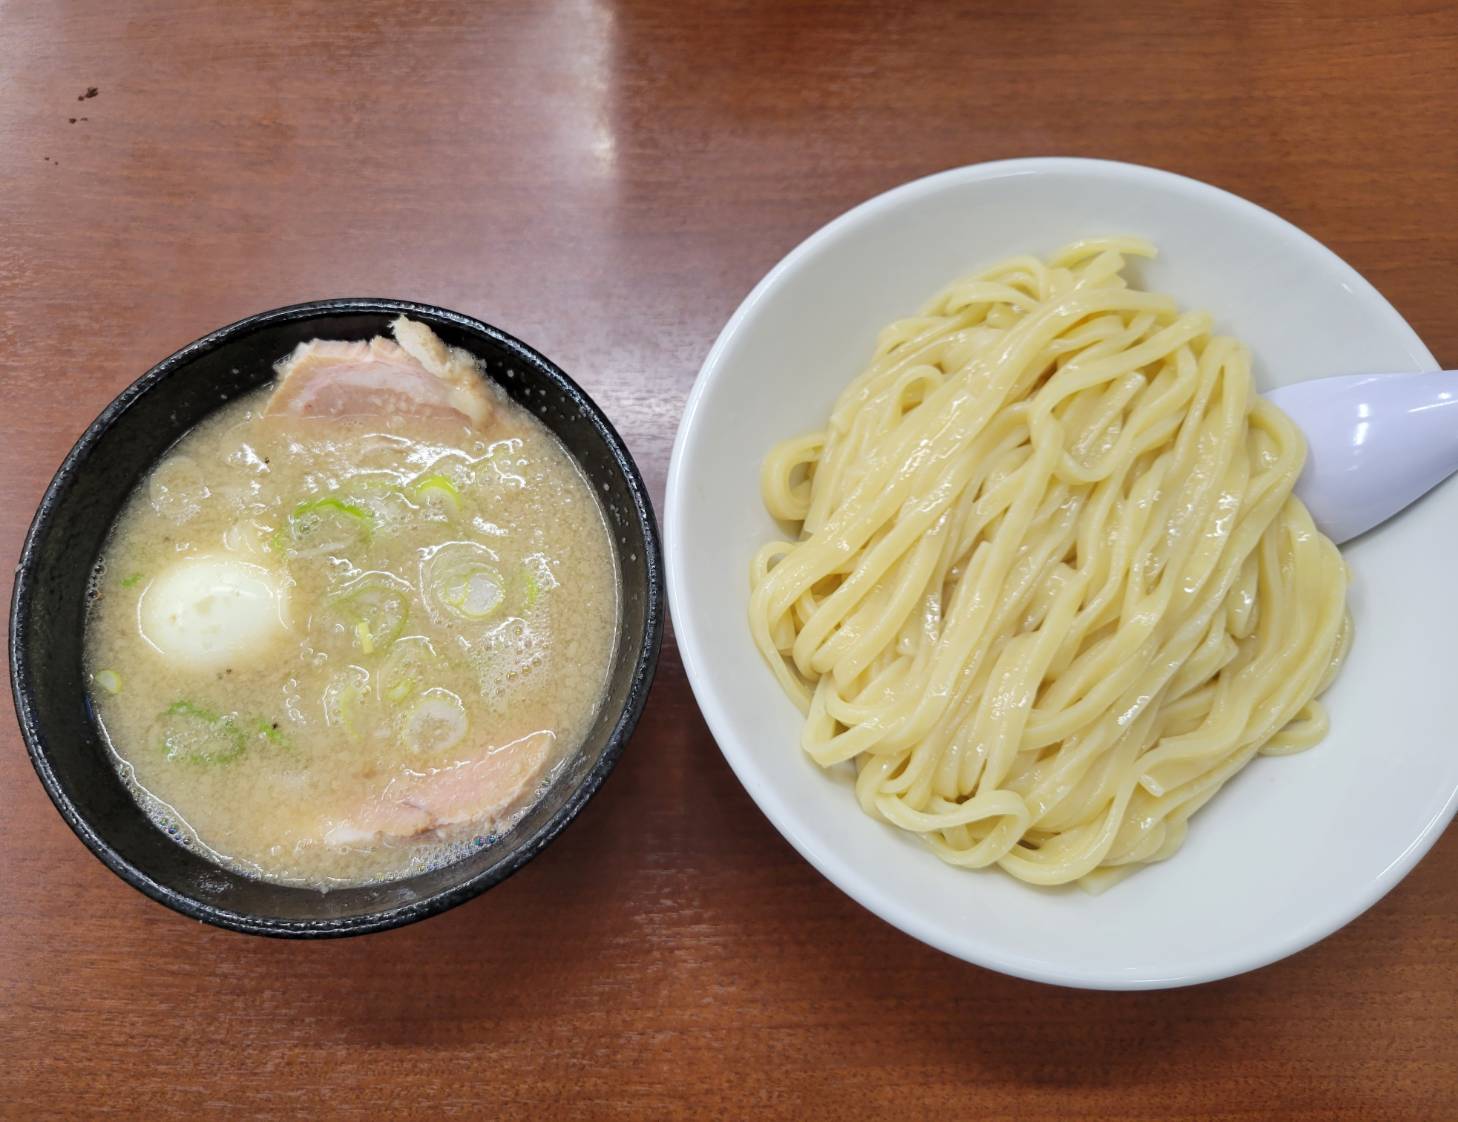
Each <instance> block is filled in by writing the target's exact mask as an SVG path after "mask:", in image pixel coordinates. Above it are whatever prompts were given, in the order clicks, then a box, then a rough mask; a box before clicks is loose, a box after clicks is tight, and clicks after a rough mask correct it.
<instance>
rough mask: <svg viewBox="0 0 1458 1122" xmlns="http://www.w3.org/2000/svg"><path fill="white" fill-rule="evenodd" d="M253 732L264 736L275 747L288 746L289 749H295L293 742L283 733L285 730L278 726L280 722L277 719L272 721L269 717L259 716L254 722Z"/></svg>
mask: <svg viewBox="0 0 1458 1122" xmlns="http://www.w3.org/2000/svg"><path fill="white" fill-rule="evenodd" d="M253 732H254V734H255V735H257V736H260V737H262V738H263V739H264V740H266V741H268V742H269V743H270V744H272V745H274V746H275V747H278V748H286V749H288V750H289V751H293V747H294V745H293V742H292V741H291V740H289V738H288V737H287V736H285V735H284V734H283V731H282V730H281V729H280V728H279V727H278V722H276V721H270V720H268V719H267V718H264V717H259V718H257V719H256V720H255V721H254V722H253Z"/></svg>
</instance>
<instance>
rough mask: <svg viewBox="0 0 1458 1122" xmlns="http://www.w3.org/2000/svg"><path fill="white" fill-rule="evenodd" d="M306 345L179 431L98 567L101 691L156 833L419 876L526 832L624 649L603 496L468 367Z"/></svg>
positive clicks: (422, 344)
mask: <svg viewBox="0 0 1458 1122" xmlns="http://www.w3.org/2000/svg"><path fill="white" fill-rule="evenodd" d="M392 329H393V330H394V333H395V335H396V338H397V340H398V343H396V342H391V341H389V340H385V339H375V340H372V341H370V342H368V343H340V342H330V341H315V342H313V343H310V344H305V345H302V346H300V347H299V348H298V349H297V350H296V351H295V352H294V353H293V354H292V355H290V356H288V357H287V358H286V359H284V360H283V361H281V362H280V363H279V379H278V381H277V382H276V383H275V384H274V385H271V386H269V387H266V388H264V389H261V390H259V391H257V392H256V393H254V394H251V395H248V396H246V397H244V398H241V399H239V400H237V401H234V402H232V403H230V404H228V405H227V406H225V407H224V408H222V409H220V410H219V411H218V412H217V413H216V414H214V415H213V416H211V417H209V418H208V419H207V420H206V421H205V422H204V423H202V424H201V425H199V426H198V427H197V428H196V429H194V430H193V431H191V432H189V433H188V434H187V435H186V436H185V437H183V438H182V440H180V441H179V442H178V443H177V444H176V445H175V446H174V447H173V448H172V450H171V451H170V452H169V453H168V455H167V456H165V457H164V458H163V459H162V460H161V462H159V463H158V464H157V466H156V467H155V468H154V470H153V471H152V472H151V474H150V476H149V477H148V478H147V479H146V480H144V481H143V483H142V484H141V485H140V486H139V487H138V488H137V490H136V491H135V493H134V494H133V495H132V497H131V498H130V500H129V501H128V503H127V505H126V507H125V508H124V509H123V511H122V513H121V515H120V516H119V517H118V519H117V522H116V525H115V527H114V528H113V530H112V532H111V535H110V538H109V540H108V544H107V546H106V548H105V550H104V552H103V555H102V558H101V560H100V561H99V563H98V566H97V572H96V577H95V588H94V600H93V604H92V608H91V611H90V615H89V617H88V626H87V633H86V653H87V670H88V674H89V678H90V681H91V683H92V698H93V701H94V704H95V708H96V712H97V715H98V717H99V720H100V723H101V725H102V726H103V729H104V731H105V734H106V738H107V741H108V743H109V744H110V746H111V750H112V752H113V754H114V756H115V759H116V762H117V766H118V768H119V770H120V773H121V775H122V777H123V778H124V780H125V781H126V782H127V784H128V786H129V788H130V789H131V790H132V791H133V793H134V794H135V796H136V798H137V799H138V801H139V803H140V804H141V805H142V806H143V807H144V808H145V809H146V810H147V812H148V813H149V814H150V815H151V816H152V817H153V819H154V820H155V821H156V822H157V824H158V825H159V826H160V827H162V828H163V829H165V830H167V831H168V832H169V833H170V834H172V835H173V836H174V837H176V838H177V840H178V841H179V842H181V843H182V844H185V845H189V846H193V847H195V848H197V849H199V850H200V851H202V852H204V853H206V854H207V855H208V856H209V857H211V858H212V859H213V860H216V861H218V862H219V863H221V864H223V865H226V866H228V867H230V868H233V869H236V870H238V871H240V872H244V873H246V874H249V875H253V876H256V877H259V878H262V879H264V880H270V881H275V882H279V883H290V884H303V885H310V886H314V887H319V888H328V887H330V886H339V885H355V884H363V883H369V882H374V881H380V880H388V879H393V878H397V877H401V876H406V875H410V874H412V873H414V872H418V871H421V870H423V869H425V868H429V867H433V866H436V865H439V864H442V863H445V862H447V861H450V860H453V859H455V858H457V857H459V856H461V855H462V854H463V853H464V852H465V851H467V850H468V849H470V848H472V847H475V846H479V845H484V844H489V843H490V842H491V841H492V840H493V839H494V838H495V837H498V836H500V834H501V833H503V832H504V831H506V830H508V829H510V827H511V825H512V824H513V823H514V822H515V821H516V820H517V819H518V818H519V817H520V816H521V814H522V813H523V812H524V811H525V810H526V809H527V808H528V807H530V806H531V804H532V803H533V802H534V801H535V800H536V799H537V798H538V797H539V796H540V794H541V792H542V791H543V790H545V788H546V787H547V786H548V785H549V784H550V783H551V781H552V778H553V776H554V775H555V774H556V773H557V772H558V771H559V770H560V769H561V766H562V764H563V763H564V761H565V760H567V759H568V758H569V757H570V756H571V754H572V753H573V752H574V751H575V750H576V749H577V748H578V747H579V746H580V745H581V743H582V741H583V739H584V737H585V736H586V733H587V731H588V729H589V728H590V727H591V725H592V722H593V720H594V718H595V716H596V713H597V710H598V707H599V704H600V702H601V699H602V696H603V691H604V689H605V686H606V680H607V674H608V669H609V666H610V664H611V661H612V656H613V651H614V645H615V642H616V636H617V622H618V594H617V586H616V567H615V559H614V555H613V546H612V542H611V539H610V537H609V534H608V530H607V527H606V524H605V522H604V519H603V515H602V512H601V509H600V508H599V506H598V504H597V500H596V498H595V496H594V494H593V491H592V488H591V487H590V485H589V484H588V483H587V481H586V480H585V479H584V478H583V476H582V474H581V472H580V470H579V468H578V466H577V464H576V462H575V461H574V460H573V459H572V458H571V456H570V455H569V454H568V453H567V452H566V451H565V449H563V448H562V446H561V445H560V444H559V443H558V442H557V440H556V439H555V438H554V437H553V435H552V434H551V433H550V432H549V431H548V430H547V429H546V428H545V427H544V426H543V425H542V424H541V423H540V422H539V421H537V420H536V419H535V418H534V417H532V416H531V415H530V414H528V413H527V412H526V411H525V410H523V409H521V408H520V407H519V406H517V405H516V404H514V403H513V402H511V401H510V400H509V399H508V398H507V397H506V395H505V394H503V393H500V392H499V391H498V390H497V389H496V388H495V387H493V386H491V385H490V384H489V383H488V382H487V381H486V379H485V378H484V377H483V376H482V375H481V374H480V372H479V368H478V364H477V363H476V362H475V360H474V359H472V358H471V357H470V356H469V355H466V354H465V353H464V352H461V351H459V350H455V349H453V348H447V347H445V346H444V345H443V344H442V343H441V341H440V340H439V339H437V338H436V337H435V336H434V335H433V334H432V333H431V332H430V331H429V330H428V329H426V328H425V327H423V326H422V325H420V324H416V323H413V322H411V321H408V320H404V319H403V318H402V319H401V320H397V321H396V323H395V324H394V325H392Z"/></svg>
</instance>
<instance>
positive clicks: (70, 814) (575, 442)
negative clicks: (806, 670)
mask: <svg viewBox="0 0 1458 1122" xmlns="http://www.w3.org/2000/svg"><path fill="white" fill-rule="evenodd" d="M402 313H403V314H405V315H408V316H410V317H411V318H413V319H417V320H420V321H422V322H424V323H427V324H429V325H430V326H431V328H433V329H434V330H435V332H436V333H437V334H438V335H440V337H441V338H442V339H444V340H445V341H446V342H447V343H451V344H454V345H455V346H458V347H462V348H464V349H465V350H467V351H469V352H471V353H472V354H474V355H476V356H477V357H478V358H480V359H481V360H482V361H483V362H484V363H485V366H486V370H487V373H488V374H489V376H490V377H491V378H492V379H494V380H495V381H496V382H497V383H498V384H499V385H501V386H502V387H503V388H504V389H505V390H506V391H507V393H509V394H510V395H511V396H512V397H513V398H514V399H515V400H517V401H518V402H520V403H521V404H522V405H524V406H525V407H526V408H528V409H530V410H531V411H532V412H533V413H534V414H535V415H536V416H537V417H539V418H540V419H541V420H542V421H543V422H544V423H545V424H546V425H547V427H548V428H550V429H551V430H552V431H553V432H554V433H556V434H557V436H558V438H559V439H560V440H561V441H562V443H563V444H564V445H566V447H567V449H568V450H569V451H570V452H571V453H572V454H573V455H574V456H575V457H576V459H577V461H578V463H579V464H580V465H581V466H582V468H583V470H584V472H585V473H586V475H587V477H588V479H589V480H591V481H592V483H593V484H594V486H596V487H597V488H598V489H599V492H598V493H599V496H600V498H601V500H602V507H603V511H604V513H605V514H606V516H607V518H608V523H609V526H610V528H611V530H612V531H613V534H614V536H615V537H616V543H617V561H618V570H619V575H620V578H621V603H622V608H621V616H620V621H619V625H620V633H619V640H618V650H617V654H616V657H615V661H614V664H613V667H612V672H611V675H610V678H609V684H608V689H607V694H606V697H605V698H604V700H603V703H602V707H601V709H600V711H599V713H598V717H597V721H596V723H595V724H594V725H593V728H592V731H591V733H590V734H589V735H588V737H587V740H586V742H585V743H584V744H583V746H582V749H581V751H580V752H578V753H577V755H576V756H575V758H574V759H573V761H572V763H571V764H570V766H569V768H568V770H567V771H565V772H564V773H563V774H562V775H561V776H559V778H558V780H557V782H555V783H554V784H553V785H552V787H551V789H550V790H549V791H548V792H547V794H546V795H545V796H544V797H543V798H542V799H541V800H540V801H539V802H538V803H537V804H536V805H535V806H534V807H532V809H531V810H530V811H529V812H528V813H527V814H526V815H525V817H524V818H523V819H522V820H521V822H519V823H518V824H517V826H516V828H515V829H514V830H512V831H511V832H510V833H509V834H507V835H506V836H505V837H503V838H502V839H500V840H499V841H498V842H496V843H495V844H493V845H490V846H487V847H485V848H483V849H480V850H477V851H475V852H474V853H472V854H471V855H469V856H467V857H465V858H463V859H462V860H460V861H457V862H455V863H454V864H451V865H447V866H444V867H442V868H439V869H435V870H432V871H430V872H426V873H420V874H418V875H416V876H412V877H409V878H406V879H404V880H397V881H391V882H388V883H384V884H377V885H370V886H367V887H363V888H348V889H338V890H334V891H331V892H328V893H321V892H317V891H314V890H312V889H307V888H292V887H285V886H281V885H275V884H268V883H265V882H263V881H259V880H252V879H250V878H248V877H244V876H240V875H238V874H237V873H234V872H230V871H229V870H227V869H224V868H221V867H219V866H218V865H215V864H213V863H212V862H210V861H208V860H207V859H206V858H204V857H202V856H200V855H199V854H198V853H195V852H194V851H192V850H191V849H188V848H185V847H184V846H182V845H180V844H178V843H177V842H175V841H173V840H172V839H171V838H169V837H168V836H167V835H166V834H165V833H163V832H162V831H161V830H160V829H158V828H157V827H156V826H155V825H153V823H152V822H151V820H150V819H148V818H147V816H146V814H144V813H143V812H142V810H141V808H140V807H138V805H137V804H136V803H135V802H134V801H133V799H132V797H131V795H129V794H128V793H127V790H126V788H125V787H124V786H123V784H122V781H121V780H120V778H118V776H117V773H116V771H115V770H114V768H113V766H112V764H111V762H110V757H109V754H108V752H107V749H106V747H105V745H104V744H103V743H102V740H101V736H100V733H99V731H98V729H97V726H96V721H95V716H94V714H93V712H92V709H91V704H90V700H89V698H88V696H87V691H86V679H85V676H84V674H83V671H82V631H83V626H84V621H85V615H86V606H87V589H88V582H89V580H90V576H91V572H92V568H93V566H94V565H95V562H96V558H97V556H98V554H99V553H100V551H101V548H102V545H103V543H104V541H105V539H106V535H107V532H108V530H109V529H110V527H111V523H112V519H113V518H114V517H115V515H116V513H117V511H118V510H119V509H120V508H121V506H122V504H123V502H124V501H125V500H126V498H127V495H128V493H129V492H130V491H131V490H132V488H133V486H135V485H136V483H137V482H138V481H139V480H140V479H142V478H143V477H144V476H145V474H146V473H147V471H148V469H149V468H150V467H151V466H152V464H153V463H154V462H156V460H157V459H158V457H160V456H161V455H162V454H163V453H164V452H165V451H166V450H167V449H168V447H170V446H171V445H172V443H173V442H174V441H176V440H177V439H178V437H180V436H182V434H183V433H185V432H186V431H187V430H188V429H190V428H192V427H193V426H194V425H196V424H197V423H198V422H199V421H200V420H202V419H203V417H205V416H206V415H207V414H208V413H210V412H211V411H212V410H214V409H216V408H218V407H219V405H221V404H222V403H223V402H226V401H228V400H229V399H231V398H233V397H236V396H237V395H239V394H242V393H246V392H247V391H249V390H251V389H253V388H254V387H256V386H259V385H261V384H262V383H264V382H266V381H268V380H269V379H270V378H272V377H273V363H274V362H275V361H276V360H277V359H278V358H280V357H281V356H283V355H285V354H287V353H288V352H289V351H290V350H292V349H293V347H294V345H295V344H297V343H300V342H303V341H305V340H308V339H313V338H329V339H367V338H369V337H370V336H372V335H377V334H381V333H382V332H384V330H385V327H386V325H387V324H388V323H389V321H390V320H391V319H393V318H394V317H396V316H398V315H400V314H402ZM662 565H663V562H662V556H661V554H660V551H659V543H658V529H657V526H656V524H655V522H654V519H653V508H652V506H651V504H650V503H649V500H648V495H647V492H646V490H645V489H644V486H643V480H642V478H641V477H640V476H639V474H638V469H637V467H636V466H635V465H634V463H633V459H632V457H631V456H629V455H628V451H627V449H626V448H625V447H624V446H623V442H622V440H621V438H619V436H618V434H617V433H616V432H615V431H614V430H613V427H612V425H611V424H609V423H608V420H607V418H606V417H605V416H603V414H602V411H601V410H599V409H598V407H597V406H596V405H594V404H593V402H592V400H591V399H590V398H589V397H588V396H587V395H586V394H585V393H583V392H582V390H581V389H579V388H578V387H577V385H576V384H575V383H574V382H573V381H572V380H571V379H570V378H568V377H567V375H565V374H564V373H562V371H561V370H559V369H558V368H557V367H556V366H554V365H553V364H552V363H551V362H549V361H548V360H547V359H546V358H544V357H543V356H541V355H540V354H538V353H537V352H536V351H534V350H532V349H531V348H530V347H528V346H526V345H525V344H523V343H520V342H518V341H517V340H516V339H513V338H512V337H511V336H510V335H507V334H505V333H504V332H501V331H498V330H497V329H496V328H494V327H491V326H489V325H487V324H484V323H481V322H480V321H479V320H474V319H471V318H469V317H468V316H463V315H460V314H458V313H456V312H449V311H445V310H443V309H441V308H433V307H430V306H427V305H423V304H412V303H406V302H404V301H399V300H355V299H346V300H320V301H315V302H313V303H309V304H298V305H295V306H293V307H289V308H279V309H277V310H276V311H271V312H263V313H262V314H260V315H256V316H250V317H249V318H248V319H245V320H242V321H240V322H238V323H235V324H233V325H232V326H230V327H225V328H223V329H222V330H220V331H215V332H213V333H212V334H211V335H208V336H206V337H205V338H202V339H199V340H198V341H197V342H196V343H193V344H191V345H190V346H187V347H184V348H183V349H182V350H180V351H178V352H177V353H176V354H175V355H173V356H172V357H171V358H168V359H165V360H164V361H162V362H160V363H158V364H157V365H156V366H155V367H153V368H152V369H151V370H150V371H148V372H147V373H146V375H144V376H143V377H142V378H140V379H139V380H138V381H136V382H135V383H133V384H132V385H131V386H130V387H129V388H128V389H127V390H126V391H125V392H123V393H122V394H121V396H119V397H118V398H117V399H116V400H115V401H113V402H112V403H111V404H110V405H108V406H107V407H106V409H105V410H104V411H103V412H102V414H101V416H100V417H98V418H97V419H96V421H95V423H94V424H92V426H91V427H90V428H89V429H87V430H86V433H85V435H83V436H82V437H81V439H80V440H79V441H77V443H76V446H75V447H74V448H73V449H71V453H70V455H68V456H67V457H66V460H65V462H64V463H63V464H62V465H61V468H60V470H59V471H58V472H56V476H55V478H54V479H53V480H51V485H50V487H48V488H47V489H46V493H45V497H44V498H43V499H42V500H41V504H40V509H39V510H38V511H37V512H36V515H35V519H34V521H33V522H32V523H31V527H30V533H29V534H28V535H27V537H26V540H25V547H24V550H23V551H22V553H21V557H20V566H19V568H18V570H17V571H16V578H15V594H14V597H13V599H12V601H11V608H10V659H11V664H10V684H11V689H12V690H13V692H14V695H15V708H16V712H17V713H18V715H19V717H20V728H21V732H22V734H23V735H24V737H25V743H26V747H27V748H28V749H29V751H30V757H31V761H32V762H33V763H34V764H35V770H36V773H37V774H38V775H39V776H40V780H41V783H43V784H44V785H45V789H46V792H47V794H49V795H50V797H51V800H52V801H53V802H54V803H55V804H56V808H57V809H58V810H60V812H61V815H62V816H63V817H64V818H65V819H66V821H67V822H68V823H69V824H70V826H71V828H72V829H73V830H75V831H76V833H77V834H78V835H79V836H80V838H81V840H82V841H84V842H85V843H86V844H87V845H88V846H89V847H90V848H91V851H92V852H93V853H95V854H96V855H97V856H98V857H100V858H101V860H102V861H104V862H105V863H106V865H107V866H108V867H109V868H110V869H111V870H112V871H113V872H115V873H116V874H117V875H119V876H120V877H122V879H123V880H125V881H127V882H128V883H129V884H132V885H134V886H135V887H137V888H139V889H141V890H142V891H143V892H145V893H146V894H147V895H148V896H150V897H152V898H153V899H154V900H158V901H161V902H162V903H164V904H166V905H168V906H169V907H172V908H175V909H176V910H177V911H179V912H182V913H183V914H184V915H187V916H191V917H193V918H194V919H200V920H205V921H207V922H208V923H213V924H217V925H218V926H220V927H229V928H233V929H235V930H238V931H247V932H252V933H256V934H262V935H282V936H294V937H318V936H331V935H356V934H360V933H363V932H366V931H380V930H383V929H385V928H389V927H398V926H400V925H401V924H405V923H410V922H411V921H413V920H417V919H423V918H425V917H426V916H430V915H434V914H435V913H437V912H442V911H445V910H446V909H447V908H450V907H453V906H455V905H456V904H459V903H461V902H462V901H463V900H468V899H470V898H471V897H472V896H475V895H476V894H477V893H480V892H484V891H485V890H486V889H488V888H490V887H491V886H492V885H494V884H498V883H499V882H501V881H502V880H504V879H505V878H506V877H508V876H510V875H511V874H512V873H513V872H515V871H516V870H517V869H519V868H521V867H522V865H524V864H526V862H527V861H529V860H531V858H532V857H534V856H535V855H536V854H537V853H538V852H540V851H541V849H542V848H543V847H544V846H545V845H546V844H547V843H548V842H549V841H551V840H552V838H553V837H555V836H556V835H557V833H558V832H559V831H560V830H561V829H562V828H563V827H564V826H565V825H566V824H567V823H568V822H569V821H571V819H572V817H573V816H574V815H576V813H577V812H578V811H579V810H581V809H582V806H583V804H584V803H586V802H587V800H588V799H589V798H590V797H591V796H592V794H593V792H594V791H596V790H597V789H598V787H599V786H600V785H601V784H602V781H603V779H604V778H605V777H606V776H607V774H608V772H609V771H611V770H612V767H613V764H614V763H616V762H617V759H618V756H619V755H620V754H621V752H622V750H623V745H624V744H625V742H626V741H627V739H628V737H629V735H631V733H632V731H633V726H634V725H635V724H637V721H638V715H639V714H640V713H641V712H642V709H643V704H644V701H645V700H646V699H647V696H648V689H649V686H650V685H651V683H652V680H653V670H654V667H655V665H656V663H657V661H658V646H659V641H660V639H661V638H662V634H663V577H662Z"/></svg>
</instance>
